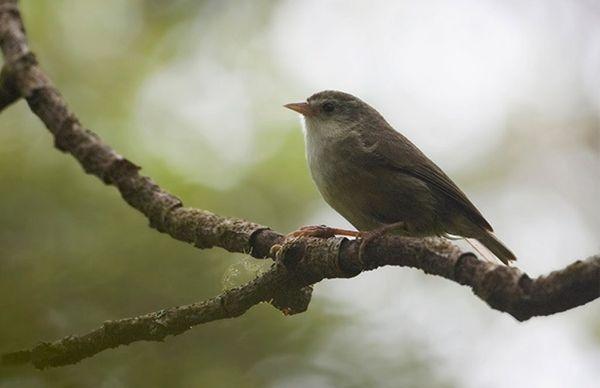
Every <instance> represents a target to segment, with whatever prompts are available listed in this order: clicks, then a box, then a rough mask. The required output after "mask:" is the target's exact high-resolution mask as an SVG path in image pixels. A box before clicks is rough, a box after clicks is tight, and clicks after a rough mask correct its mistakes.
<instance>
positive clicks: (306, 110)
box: [284, 102, 313, 116]
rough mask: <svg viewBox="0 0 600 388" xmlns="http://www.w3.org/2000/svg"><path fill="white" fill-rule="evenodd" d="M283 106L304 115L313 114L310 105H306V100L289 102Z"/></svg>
mask: <svg viewBox="0 0 600 388" xmlns="http://www.w3.org/2000/svg"><path fill="white" fill-rule="evenodd" d="M284 107H286V108H288V109H291V110H293V111H295V112H298V113H300V114H301V115H304V116H312V115H313V110H312V108H311V107H310V105H308V103H307V102H293V103H291V104H285V105H284Z"/></svg>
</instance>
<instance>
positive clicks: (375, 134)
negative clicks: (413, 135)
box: [359, 123, 492, 232]
mask: <svg viewBox="0 0 600 388" xmlns="http://www.w3.org/2000/svg"><path fill="white" fill-rule="evenodd" d="M375 125H377V126H378V128H377V130H376V131H375V130H374V128H373V129H371V128H369V129H368V130H366V131H365V130H363V131H360V132H359V138H360V140H361V143H362V145H363V147H364V149H365V151H366V152H369V154H371V155H375V156H376V160H377V162H376V163H378V164H380V165H382V166H385V167H388V168H390V169H394V170H396V171H400V172H402V173H404V174H407V175H410V176H413V177H415V178H418V179H420V180H422V181H423V182H425V183H426V184H427V185H428V186H429V187H430V188H431V189H433V190H435V191H437V192H439V193H441V194H442V195H443V196H445V197H446V198H449V199H452V200H453V201H454V202H455V203H456V204H457V205H459V206H460V207H461V208H462V209H463V210H464V211H465V215H466V216H467V217H468V218H469V219H470V220H471V221H473V222H474V223H475V224H477V225H478V226H480V227H481V228H483V229H485V230H488V231H490V232H491V231H492V226H491V225H490V224H489V223H488V222H487V221H486V220H485V218H484V217H483V215H482V214H481V213H480V212H479V210H477V208H476V207H475V205H473V203H472V202H471V201H470V200H469V199H468V198H467V196H466V195H465V193H463V192H462V190H461V189H459V188H458V186H457V185H456V184H455V183H454V182H452V180H451V179H450V178H449V177H448V176H447V175H446V174H445V173H444V172H443V171H442V169H440V168H439V167H438V166H437V165H436V164H435V163H433V162H432V161H431V160H430V159H429V158H428V157H427V156H425V154H423V153H422V152H421V150H419V149H418V148H417V147H416V146H415V145H414V144H412V143H411V142H410V141H409V140H408V139H407V138H406V137H404V136H403V135H401V134H400V133H398V132H396V131H395V130H394V129H393V128H392V127H390V126H389V124H387V123H385V125H383V126H382V123H379V124H377V123H376V124H375ZM382 127H384V128H385V130H384V131H381V128H382Z"/></svg>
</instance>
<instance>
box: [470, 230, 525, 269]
mask: <svg viewBox="0 0 600 388" xmlns="http://www.w3.org/2000/svg"><path fill="white" fill-rule="evenodd" d="M477 240H479V242H480V243H482V244H483V245H484V246H485V247H486V248H487V249H489V250H490V251H492V253H493V254H494V255H496V257H497V258H498V259H500V261H502V262H503V263H504V264H506V265H508V264H509V263H510V262H511V261H515V260H517V257H516V256H515V254H514V253H512V252H511V251H510V249H508V248H507V247H506V246H505V245H504V244H503V243H502V241H500V240H498V238H497V237H496V236H494V234H493V233H492V232H488V231H485V232H484V235H483V236H480V237H477Z"/></svg>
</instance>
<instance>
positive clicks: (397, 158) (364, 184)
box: [284, 90, 516, 265]
mask: <svg viewBox="0 0 600 388" xmlns="http://www.w3.org/2000/svg"><path fill="white" fill-rule="evenodd" d="M284 107H286V108H288V109H291V110H293V111H295V112H298V113H300V114H301V117H302V118H303V120H302V121H303V126H304V133H305V144H306V156H307V161H308V166H309V170H310V174H311V176H312V179H313V181H314V183H315V185H316V186H317V189H318V190H319V192H320V193H321V196H322V197H323V199H324V200H325V201H326V202H327V203H328V204H329V205H330V206H331V207H332V208H333V209H334V210H335V211H337V212H338V213H339V214H340V215H342V216H343V217H344V218H345V219H346V220H348V221H349V222H350V223H351V224H352V225H353V226H354V227H355V228H356V229H357V231H350V230H344V229H338V228H328V227H325V226H309V227H304V228H300V229H299V230H298V231H296V232H294V233H292V234H291V235H293V236H314V237H329V236H332V235H346V236H354V237H364V236H368V235H370V236H379V235H382V234H386V233H393V234H399V235H403V236H407V237H434V236H438V237H450V236H460V237H463V238H467V239H476V240H478V241H479V242H480V243H481V244H483V245H484V246H485V247H486V248H487V249H489V250H490V251H491V252H492V253H493V254H494V255H495V256H496V257H497V258H498V259H500V260H501V261H502V262H503V263H504V264H506V265H508V264H509V263H510V262H511V261H515V260H516V256H515V255H514V254H513V253H512V252H511V250H510V249H508V248H507V247H506V246H505V245H504V244H503V243H502V242H501V241H500V240H499V239H498V238H497V237H496V236H495V235H494V233H493V229H492V226H491V225H490V224H489V222H488V221H486V219H485V218H484V217H483V215H482V214H481V212H480V211H479V210H478V209H477V208H476V207H475V205H473V203H472V202H471V201H470V200H469V199H468V198H467V196H466V195H465V193H464V192H463V191H462V190H461V189H460V188H459V187H458V186H457V185H456V184H455V183H454V182H453V181H452V179H450V178H449V177H448V175H446V173H444V171H442V169H441V168H440V167H438V166H437V165H436V164H435V163H434V162H433V161H432V160H431V159H429V158H428V157H427V156H426V155H425V154H424V153H423V152H422V151H421V150H420V149H419V148H417V146H416V145H414V144H413V143H412V142H411V141H410V140H408V139H407V138H406V137H405V136H404V135H402V134H401V133H400V132H398V131H396V130H395V129H394V128H393V127H392V126H391V125H390V124H389V123H388V122H387V121H386V120H385V119H384V117H383V116H382V115H381V114H380V113H379V112H378V111H377V110H375V109H374V108H373V107H371V106H370V105H369V104H367V103H366V102H364V101H362V100H361V99H359V98H358V97H355V96H353V95H351V94H348V93H345V92H341V91H336V90H325V91H321V92H318V93H315V94H313V95H312V96H310V97H309V98H308V99H306V101H304V102H299V103H290V104H286V105H284ZM367 238H368V237H367Z"/></svg>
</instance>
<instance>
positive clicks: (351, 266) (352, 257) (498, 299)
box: [2, 237, 600, 369]
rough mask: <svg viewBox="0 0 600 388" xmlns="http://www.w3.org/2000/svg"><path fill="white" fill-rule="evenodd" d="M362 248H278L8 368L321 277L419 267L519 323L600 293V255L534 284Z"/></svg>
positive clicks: (184, 326)
mask: <svg viewBox="0 0 600 388" xmlns="http://www.w3.org/2000/svg"><path fill="white" fill-rule="evenodd" d="M359 244H360V242H357V241H355V240H352V241H349V240H346V239H341V238H332V239H327V240H324V239H298V240H292V241H288V242H287V243H286V244H284V245H283V246H280V247H276V248H278V249H276V250H278V252H277V259H278V260H277V261H276V262H275V263H274V264H273V266H272V267H271V269H270V270H269V271H268V272H266V273H265V274H263V275H261V276H259V277H258V278H256V279H254V280H253V281H251V282H249V283H247V284H245V285H244V286H241V287H238V288H235V289H232V290H228V291H226V292H224V293H223V294H221V295H219V296H217V297H215V298H212V299H209V300H207V301H204V302H201V303H194V304H190V305H186V306H179V307H172V308H169V309H165V310H160V311H157V312H153V313H150V314H146V315H142V316H138V317H133V318H125V319H120V320H117V321H108V322H105V323H104V324H103V325H102V326H101V327H100V328H98V329H96V330H93V331H91V332H89V333H87V334H84V335H80V336H67V337H65V338H63V339H60V340H58V341H55V342H52V343H41V344H39V345H37V346H35V347H34V348H32V349H28V350H22V351H18V352H14V353H8V354H5V355H3V357H2V363H4V364H22V363H31V364H33V365H34V366H35V367H37V368H40V369H42V368H47V367H55V366H62V365H68V364H73V363H76V362H78V361H80V360H82V359H84V358H86V357H90V356H93V355H94V354H97V353H99V352H101V351H103V350H105V349H109V348H114V347H117V346H120V345H127V344H130V343H131V342H135V341H162V340H163V339H164V338H165V337H166V336H168V335H178V334H181V333H183V332H184V331H186V330H189V329H190V328H191V327H192V326H195V325H199V324H202V323H206V322H210V321H215V320H219V319H224V318H233V317H237V316H240V315H242V314H243V313H245V312H246V311H247V310H248V309H249V308H250V307H252V306H254V305H256V304H258V303H260V302H271V303H273V302H272V299H273V298H276V297H277V296H278V295H282V294H285V292H286V290H297V289H303V288H305V287H307V286H310V285H312V284H315V283H318V282H320V281H321V280H323V279H331V278H350V277H353V276H356V275H357V274H359V273H360V272H362V271H364V270H372V269H375V268H379V267H382V266H385V265H394V266H401V267H413V268H419V269H422V270H423V271H424V272H425V273H428V274H432V275H438V276H441V277H444V278H446V279H450V280H452V281H455V282H457V283H460V284H463V285H466V286H469V287H471V289H472V290H473V292H474V293H475V294H476V295H477V296H479V297H480V298H481V299H483V300H485V301H486V302H487V303H488V304H489V306H490V307H492V308H494V309H497V310H500V311H505V312H507V313H509V314H511V315H513V316H514V317H515V318H517V319H518V320H520V321H524V320H526V319H529V318H530V317H532V316H539V315H550V314H554V313H556V312H559V311H564V310H567V309H570V308H572V307H573V306H579V305H582V304H585V303H587V302H589V301H591V300H593V299H595V298H597V297H598V296H599V295H598V294H599V293H600V255H597V256H593V257H590V258H589V259H587V260H585V261H577V262H575V263H573V264H571V265H570V266H568V267H566V268H565V269H563V270H561V271H556V272H552V273H550V274H549V275H548V276H543V277H539V278H537V279H531V278H529V276H527V275H526V274H524V273H522V272H521V271H519V270H518V269H517V268H513V267H506V266H500V265H495V264H491V263H488V262H484V261H480V260H478V259H477V258H476V257H475V256H473V255H472V254H469V253H467V254H464V253H462V252H461V251H460V250H459V249H458V248H456V247H455V246H454V245H452V244H450V243H448V242H446V241H444V240H440V239H425V240H423V239H414V238H405V237H387V238H382V239H381V240H380V241H379V243H378V244H373V246H372V247H371V246H368V247H367V248H366V249H365V251H364V256H363V261H361V260H359V256H358V250H359ZM284 311H285V310H284Z"/></svg>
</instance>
